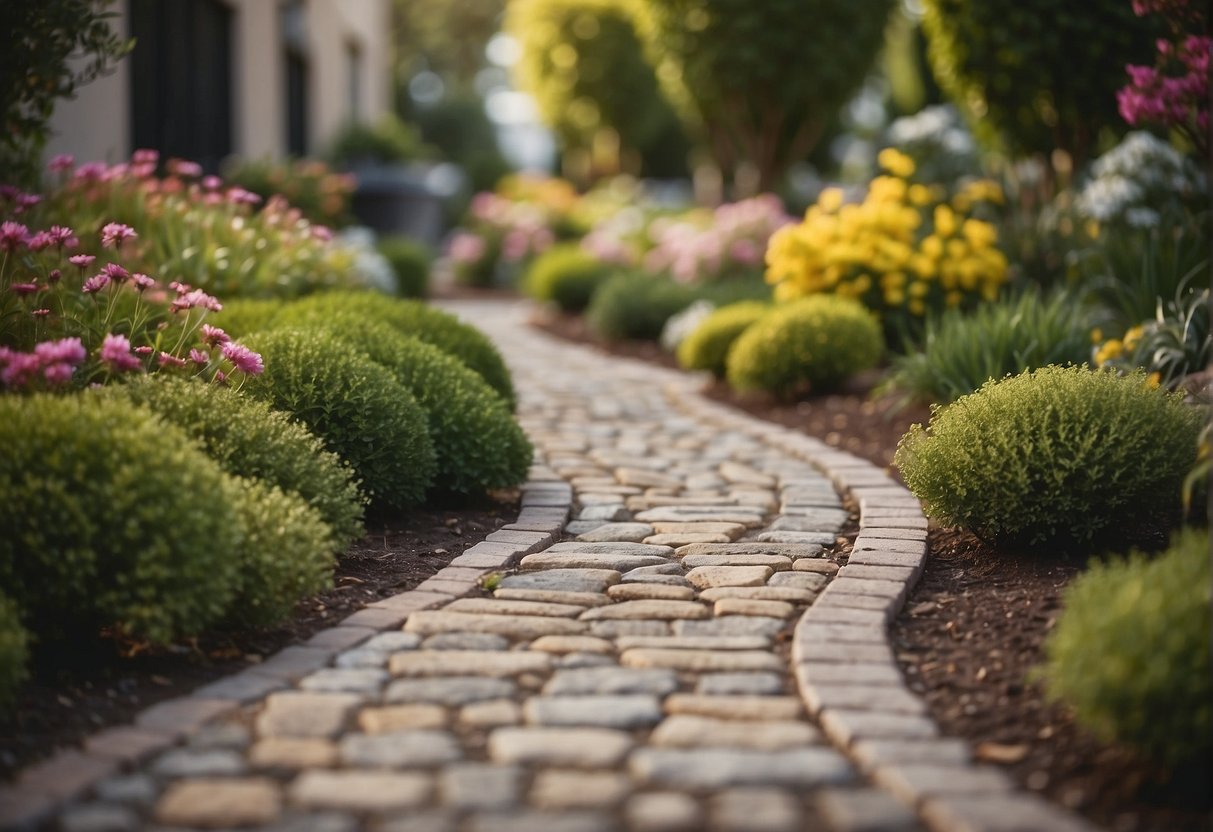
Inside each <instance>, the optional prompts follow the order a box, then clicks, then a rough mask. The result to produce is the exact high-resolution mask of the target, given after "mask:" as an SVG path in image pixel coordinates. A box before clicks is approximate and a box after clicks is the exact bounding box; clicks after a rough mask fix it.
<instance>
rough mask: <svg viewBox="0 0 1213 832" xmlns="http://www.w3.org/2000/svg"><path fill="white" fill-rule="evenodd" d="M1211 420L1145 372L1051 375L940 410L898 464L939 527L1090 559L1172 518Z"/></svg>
mask: <svg viewBox="0 0 1213 832" xmlns="http://www.w3.org/2000/svg"><path fill="white" fill-rule="evenodd" d="M1203 420H1204V414H1203V412H1202V411H1201V410H1200V409H1198V408H1196V407H1192V406H1190V405H1187V404H1184V402H1183V396H1182V394H1168V393H1165V392H1162V391H1160V390H1156V389H1153V388H1151V387H1150V385H1149V384H1148V383H1147V381H1146V379H1145V376H1144V374H1142V373H1135V374H1133V375H1130V376H1118V375H1116V374H1115V373H1112V372H1109V371H1096V370H1090V369H1088V368H1087V367H1086V366H1082V367H1057V366H1049V367H1044V368H1041V369H1038V370H1034V371H1030V372H1024V373H1020V374H1019V375H1017V376H1011V377H1010V378H1006V379H1003V380H1001V381H990V382H987V383H986V384H985V385H983V386H982V387H981V389H979V390H978V391H977V392H975V393H971V394H969V395H967V396H962V397H961V398H959V399H957V400H956V401H955V402H953V403H952V404H951V405H949V406H947V407H945V408H938V407H937V408H935V410H934V412H933V413H932V416H931V422H930V426H929V428H928V429H926V430H924V429H923V427H922V425H915V426H914V427H913V428H911V429H910V432H909V433H907V434H906V435H905V436H904V437H902V440H901V442H900V443H899V445H898V447H897V454H896V457H895V461H896V464H897V466H898V468H900V469H901V475H902V477H903V478H904V479H905V481H906V484H907V485H908V486H909V487H910V490H911V491H913V492H914V493H915V494H916V495H917V496H918V497H919V499H921V500H922V501H923V502H924V504H925V506H926V510H927V512H928V514H930V515H931V516H932V517H934V518H936V519H937V520H939V521H940V522H941V523H945V524H947V525H953V526H964V527H965V528H968V529H970V530H972V531H973V532H974V533H975V534H977V535H978V536H979V537H981V538H982V539H983V540H986V541H989V542H991V543H994V544H996V545H1000V546H1005V547H1012V548H1013V547H1026V546H1040V547H1049V548H1051V547H1058V548H1066V549H1078V550H1084V551H1089V550H1091V549H1092V548H1093V547H1094V546H1096V545H1098V544H1100V543H1101V542H1103V539H1104V538H1106V537H1109V536H1110V535H1111V534H1112V533H1113V532H1114V533H1115V534H1116V535H1118V536H1121V537H1124V536H1126V535H1129V534H1131V533H1133V532H1141V531H1144V530H1145V528H1146V527H1147V526H1148V525H1149V524H1157V523H1158V521H1159V520H1160V519H1164V518H1165V519H1170V517H1173V516H1174V514H1175V512H1176V510H1177V508H1178V506H1179V503H1180V486H1181V484H1182V483H1183V480H1184V476H1185V475H1186V474H1187V472H1188V471H1189V469H1191V467H1192V465H1193V464H1194V463H1195V461H1196V442H1197V435H1198V433H1199V432H1200V426H1201V423H1202V422H1203Z"/></svg>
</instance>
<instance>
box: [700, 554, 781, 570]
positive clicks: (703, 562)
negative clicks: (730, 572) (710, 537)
mask: <svg viewBox="0 0 1213 832" xmlns="http://www.w3.org/2000/svg"><path fill="white" fill-rule="evenodd" d="M682 565H683V566H684V567H685V568H687V569H695V568H697V567H700V566H769V567H771V569H773V570H774V571H776V572H787V571H788V570H790V569H791V568H792V560H791V558H788V557H784V556H783V555H688V556H687V557H685V558H683V559H682Z"/></svg>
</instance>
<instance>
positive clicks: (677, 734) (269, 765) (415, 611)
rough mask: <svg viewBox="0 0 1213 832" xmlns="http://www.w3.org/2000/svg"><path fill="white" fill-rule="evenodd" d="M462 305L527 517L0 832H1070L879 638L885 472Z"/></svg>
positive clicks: (201, 705)
mask: <svg viewBox="0 0 1213 832" xmlns="http://www.w3.org/2000/svg"><path fill="white" fill-rule="evenodd" d="M451 308H452V309H453V310H454V311H456V312H457V313H458V314H460V315H461V316H463V317H465V318H467V319H468V320H470V321H471V322H472V323H474V324H476V325H477V326H479V327H480V328H482V329H483V330H484V331H485V332H487V333H488V334H489V335H490V337H491V338H493V340H494V341H495V342H497V344H498V345H499V347H500V348H501V350H502V352H503V353H504V355H505V357H506V359H507V362H508V363H509V364H510V365H511V368H512V369H513V371H514V374H515V381H516V385H517V387H518V390H519V418H520V421H521V422H522V423H523V425H524V427H525V428H526V429H527V431H528V432H529V434H530V435H531V437H532V438H533V440H534V441H535V444H536V450H537V460H536V465H535V466H534V467H533V468H532V471H531V476H530V480H529V482H528V483H527V484H526V486H525V487H524V489H523V500H522V506H523V508H522V512H521V514H520V516H519V518H518V520H517V522H516V523H514V524H511V525H508V526H506V527H504V528H503V529H502V530H500V531H497V532H494V533H493V534H491V535H489V537H488V538H487V539H486V541H484V542H482V543H479V544H477V545H476V546H474V547H472V548H471V549H469V550H468V551H467V552H465V553H464V554H463V555H461V556H459V557H457V558H455V560H454V561H453V562H452V563H451V565H450V566H449V567H447V568H446V569H444V570H442V572H440V573H439V574H438V575H437V576H435V577H434V578H432V579H430V580H428V581H426V582H425V583H424V584H422V585H421V586H419V587H418V588H417V589H416V590H414V591H411V592H406V593H402V594H401V595H399V596H396V597H395V598H391V599H387V600H385V601H381V602H378V603H376V604H374V605H372V606H371V607H368V608H367V609H365V610H363V611H361V612H358V613H355V614H354V615H353V616H351V617H350V618H348V619H346V620H345V621H344V622H342V624H341V625H340V626H337V627H334V628H332V629H330V630H327V631H325V632H322V633H320V634H318V635H317V636H316V637H314V638H313V639H312V640H311V641H310V642H308V643H307V644H305V645H302V646H298V647H291V648H287V649H286V650H284V651H282V652H281V653H280V654H278V655H277V656H275V657H272V658H271V659H270V660H268V661H267V662H265V663H263V664H261V665H258V666H255V667H252V668H250V669H248V670H246V671H244V672H242V673H240V674H238V675H236V676H232V677H228V678H227V679H223V680H221V681H219V682H215V683H212V684H211V685H208V686H206V687H204V688H202V689H200V690H198V691H196V692H195V693H194V694H193V695H191V696H189V697H184V698H182V699H178V700H172V701H170V702H167V703H161V704H160V705H157V706H154V707H152V708H150V709H148V710H147V711H144V712H143V713H142V714H141V715H140V716H139V717H138V719H137V720H136V722H135V724H134V725H132V726H125V727H121V728H115V729H109V730H107V731H105V732H102V733H101V734H98V735H96V736H95V737H93V738H92V739H91V740H90V741H89V742H88V743H87V744H86V746H85V748H84V749H82V750H81V751H73V752H67V753H61V754H59V755H58V756H56V757H54V758H52V759H51V760H49V761H47V762H46V763H43V764H40V765H39V766H35V767H33V768H31V769H28V770H27V771H26V772H25V773H24V774H23V775H22V778H21V779H20V780H19V781H18V783H17V784H16V785H15V786H11V787H9V788H7V789H0V826H4V825H7V824H9V823H17V822H18V821H22V822H24V823H26V824H27V825H29V826H31V827H33V826H36V825H37V824H38V823H40V822H44V821H46V820H47V819H48V818H49V817H54V818H55V819H56V821H57V822H58V824H59V825H60V827H61V828H62V829H65V830H68V832H99V831H100V830H118V829H150V828H155V829H164V830H168V829H176V828H186V829H194V828H235V827H256V828H265V829H274V830H281V831H282V832H286V830H294V831H296V832H305V830H306V831H307V832H328V830H332V831H333V832H339V831H342V830H352V829H375V830H396V831H397V832H403V831H404V830H410V831H412V830H415V831H416V832H422V830H425V831H427V832H428V830H434V831H435V832H438V831H439V830H443V831H445V830H451V831H452V832H454V831H455V830H463V831H464V832H512V830H519V832H562V831H563V830H567V831H568V832H581V831H582V830H585V832H592V831H593V830H614V829H628V830H699V829H711V830H738V831H739V832H740V830H746V831H747V832H763V831H764V830H771V831H772V832H777V831H782V830H787V832H796V830H816V829H822V830H833V831H834V832H860V831H861V830H871V831H872V832H875V831H876V830H881V831H882V832H902V831H903V830H904V831H906V832H908V830H918V829H923V828H930V829H935V830H991V831H992V832H993V830H1034V831H1035V830H1040V831H1041V832H1047V831H1048V830H1083V829H1087V828H1088V827H1087V825H1086V824H1085V823H1082V822H1081V821H1079V820H1077V819H1075V818H1073V817H1071V816H1069V815H1067V814H1064V813H1062V812H1060V811H1057V810H1055V809H1053V808H1051V807H1050V806H1049V805H1048V804H1045V803H1043V802H1042V801H1040V800H1039V799H1037V798H1034V797H1031V796H1028V795H1024V794H1021V793H1018V792H1016V791H1015V790H1014V788H1013V786H1012V784H1011V783H1010V782H1009V781H1008V780H1007V779H1006V778H1005V777H1004V776H1003V775H1002V774H1001V773H999V772H997V771H995V770H993V769H989V768H985V767H976V766H974V765H972V764H971V762H970V760H969V757H968V753H967V750H966V748H965V746H964V745H963V744H962V743H960V742H958V741H954V740H947V739H942V738H940V737H939V736H938V732H937V730H936V727H935V725H934V724H933V723H932V722H931V720H930V719H929V718H928V717H927V716H926V709H925V707H924V706H923V704H922V702H921V701H920V700H919V699H917V698H916V697H914V696H913V695H912V694H910V693H909V692H908V691H907V690H906V689H905V687H904V685H903V682H902V679H901V674H900V671H899V670H898V668H897V665H896V662H895V659H894V656H893V652H892V649H891V648H890V646H889V644H888V641H887V636H886V623H887V621H888V620H889V619H890V618H891V617H892V616H893V615H895V614H896V612H897V610H899V609H900V606H901V604H902V603H904V600H905V597H906V595H907V593H908V591H909V588H910V586H911V585H912V583H913V581H914V580H915V579H916V578H917V576H918V574H919V573H920V572H921V570H922V567H923V563H924V560H925V554H926V543H925V537H926V519H925V518H924V517H923V515H922V512H921V508H920V506H919V505H918V503H917V501H916V500H914V498H913V497H912V496H911V495H909V494H908V493H907V492H906V491H905V490H904V489H903V488H901V487H900V486H898V485H897V484H896V483H895V482H894V481H893V480H891V479H890V478H889V476H888V475H887V473H886V472H885V471H883V470H881V469H879V468H877V467H875V466H873V465H871V464H869V463H867V462H864V461H862V460H859V459H857V458H855V457H852V456H850V455H848V454H845V453H841V452H838V451H835V450H833V449H831V448H829V447H827V446H826V445H824V444H822V443H820V442H818V441H817V440H815V439H812V438H809V437H806V436H803V435H800V434H797V433H795V432H791V431H788V430H785V429H784V428H781V427H777V426H774V425H770V424H767V423H763V422H758V421H755V420H753V419H751V418H749V417H746V416H743V415H740V414H738V413H736V412H734V411H731V410H728V409H726V408H723V407H720V406H718V405H715V404H712V403H709V402H707V401H705V400H704V399H702V398H700V397H699V396H698V395H697V394H696V393H695V386H696V382H695V381H694V380H693V379H690V378H689V377H686V376H683V375H681V374H677V373H673V372H670V371H665V370H661V369H659V368H654V367H652V366H649V365H643V364H639V363H635V362H630V361H625V360H620V359H614V358H606V357H603V356H601V355H599V354H597V353H594V352H592V351H590V350H587V349H585V348H582V347H577V346H573V345H568V344H564V343H558V342H556V341H553V340H552V339H550V338H548V337H547V336H544V335H542V334H539V333H536V332H534V331H532V330H529V329H528V328H527V327H526V326H525V314H526V309H527V307H526V306H525V305H522V304H513V303H504V302H490V301H464V302H459V303H453V304H451ZM840 494H841V495H842V496H841V497H840ZM856 518H858V529H859V530H858V535H857V536H852V535H850V534H848V535H847V536H846V537H844V538H842V539H840V538H839V537H838V533H839V532H840V531H844V530H847V529H851V530H853V529H854V525H853V523H854V521H855V519H856ZM562 538H564V539H566V542H557V541H559V540H561V539H562ZM852 538H853V539H852ZM840 544H841V545H840ZM840 564H845V565H841V568H840ZM482 584H483V585H486V586H487V587H488V588H489V589H491V593H489V592H483V591H481V588H480V587H481V586H482Z"/></svg>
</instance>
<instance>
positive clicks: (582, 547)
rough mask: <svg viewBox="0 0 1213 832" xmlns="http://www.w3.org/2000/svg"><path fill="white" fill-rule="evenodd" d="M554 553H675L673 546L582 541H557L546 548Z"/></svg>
mask: <svg viewBox="0 0 1213 832" xmlns="http://www.w3.org/2000/svg"><path fill="white" fill-rule="evenodd" d="M544 551H545V552H547V553H549V554H553V555H560V554H577V555H655V556H657V557H662V558H668V557H670V556H672V555H673V554H674V549H673V547H671V546H651V545H649V544H647V543H581V542H578V541H570V542H566V543H557V544H556V545H555V546H551V547H549V548H548V549H545V550H544Z"/></svg>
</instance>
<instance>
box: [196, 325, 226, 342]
mask: <svg viewBox="0 0 1213 832" xmlns="http://www.w3.org/2000/svg"><path fill="white" fill-rule="evenodd" d="M231 340H232V339H231V336H230V335H228V334H227V333H226V332H224V331H223V330H222V329H220V328H219V327H217V326H211V325H210V324H203V325H202V341H203V343H205V344H207V345H208V346H212V347H217V346H219V345H220V344H226V343H227V342H229V341H231Z"/></svg>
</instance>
